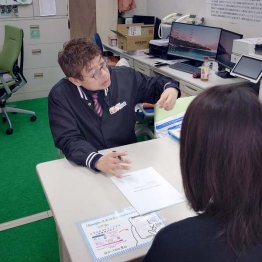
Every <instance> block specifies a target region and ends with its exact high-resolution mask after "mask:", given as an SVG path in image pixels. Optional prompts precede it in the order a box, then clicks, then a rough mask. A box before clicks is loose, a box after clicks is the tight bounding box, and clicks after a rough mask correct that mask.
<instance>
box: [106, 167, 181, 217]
mask: <svg viewBox="0 0 262 262" xmlns="http://www.w3.org/2000/svg"><path fill="white" fill-rule="evenodd" d="M111 180H112V181H113V183H114V184H115V185H116V186H117V187H118V188H119V190H120V191H121V192H122V193H123V194H124V196H125V197H126V198H127V200H128V201H129V202H130V203H131V205H132V206H133V207H134V208H135V209H136V211H137V212H138V213H139V214H140V215H143V214H146V213H150V212H153V211H156V210H160V209H162V208H165V207H168V206H171V205H175V204H177V203H180V202H183V201H184V197H183V196H182V195H181V194H180V193H179V192H178V191H177V190H176V189H175V188H174V187H173V186H172V185H171V184H170V183H168V182H167V181H166V180H165V179H164V178H163V177H162V176H161V175H160V174H159V173H157V172H156V170H155V169H154V168H152V167H149V168H145V169H141V170H138V171H135V172H130V173H126V174H124V175H123V177H122V178H117V177H113V176H112V177H111Z"/></svg>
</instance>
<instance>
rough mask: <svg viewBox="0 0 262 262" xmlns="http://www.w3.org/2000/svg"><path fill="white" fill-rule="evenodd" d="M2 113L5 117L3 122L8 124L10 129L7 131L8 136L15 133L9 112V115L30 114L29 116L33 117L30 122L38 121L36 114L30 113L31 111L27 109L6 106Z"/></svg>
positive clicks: (1, 109)
mask: <svg viewBox="0 0 262 262" xmlns="http://www.w3.org/2000/svg"><path fill="white" fill-rule="evenodd" d="M0 111H1V113H2V115H3V116H2V119H3V122H8V125H9V127H8V128H7V129H6V131H5V133H6V134H7V135H11V134H13V131H14V130H13V127H12V123H11V121H10V119H9V116H8V114H7V112H9V113H22V114H29V115H31V117H30V121H31V122H34V121H36V119H37V117H36V114H35V112H33V111H30V110H25V109H20V108H15V107H8V106H6V107H4V108H0Z"/></svg>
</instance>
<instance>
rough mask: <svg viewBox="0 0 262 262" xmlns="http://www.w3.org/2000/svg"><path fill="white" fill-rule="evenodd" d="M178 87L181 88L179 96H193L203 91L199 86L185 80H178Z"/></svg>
mask: <svg viewBox="0 0 262 262" xmlns="http://www.w3.org/2000/svg"><path fill="white" fill-rule="evenodd" d="M179 87H180V90H181V97H184V96H195V95H197V94H199V93H201V92H202V91H203V90H201V89H200V88H198V87H196V86H195V85H192V84H190V83H188V82H185V81H184V80H180V81H179Z"/></svg>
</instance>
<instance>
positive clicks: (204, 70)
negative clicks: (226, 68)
mask: <svg viewBox="0 0 262 262" xmlns="http://www.w3.org/2000/svg"><path fill="white" fill-rule="evenodd" d="M209 71H210V68H209V57H208V56H204V62H203V64H202V66H201V76H200V78H201V80H202V81H208V79H209Z"/></svg>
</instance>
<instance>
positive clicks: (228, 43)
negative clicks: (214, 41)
mask: <svg viewBox="0 0 262 262" xmlns="http://www.w3.org/2000/svg"><path fill="white" fill-rule="evenodd" d="M242 38H243V35H241V34H238V33H234V32H231V31H228V30H225V29H222V31H221V35H220V40H219V44H218V49H217V56H216V61H217V63H218V64H219V65H220V66H223V67H225V68H228V69H232V68H233V67H234V65H235V63H232V62H231V54H232V47H233V41H234V40H235V39H242Z"/></svg>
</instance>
